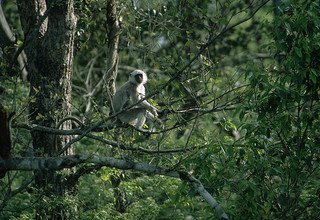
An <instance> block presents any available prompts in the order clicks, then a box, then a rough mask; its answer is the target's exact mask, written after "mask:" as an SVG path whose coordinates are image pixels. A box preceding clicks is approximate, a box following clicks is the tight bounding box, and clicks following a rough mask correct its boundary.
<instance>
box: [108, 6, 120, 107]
mask: <svg viewBox="0 0 320 220" xmlns="http://www.w3.org/2000/svg"><path fill="white" fill-rule="evenodd" d="M107 30H108V33H107V36H108V54H107V68H108V70H107V74H106V79H107V80H106V82H107V92H108V94H109V100H108V104H109V106H111V98H112V96H113V95H114V94H115V92H116V85H115V82H116V78H117V71H118V59H119V58H118V47H119V35H120V23H119V18H118V15H117V8H116V1H115V0H108V2H107ZM111 108H112V106H111Z"/></svg>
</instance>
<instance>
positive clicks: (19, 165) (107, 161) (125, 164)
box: [0, 155, 228, 219]
mask: <svg viewBox="0 0 320 220" xmlns="http://www.w3.org/2000/svg"><path fill="white" fill-rule="evenodd" d="M79 164H94V165H95V166H106V167H113V168H117V169H121V170H136V171H140V172H144V173H148V174H151V175H163V176H169V177H174V178H179V179H181V180H183V181H186V182H188V183H189V184H190V185H191V186H192V187H193V188H194V189H195V190H196V191H197V192H198V193H199V195H200V196H202V197H203V198H204V199H205V200H206V201H207V203H208V204H209V205H210V206H211V208H212V209H213V210H214V211H215V212H216V213H217V214H218V216H219V218H220V219H228V216H227V214H226V213H225V212H224V211H223V210H222V208H221V207H220V205H219V204H218V202H217V201H216V200H215V199H214V198H213V197H212V196H211V195H210V193H209V192H208V191H207V190H206V189H205V188H204V186H203V184H202V183H201V182H200V180H198V179H196V178H195V177H193V176H192V175H190V174H189V173H187V172H184V171H175V170H170V169H166V168H163V167H159V166H155V165H151V164H146V163H139V162H133V161H128V160H120V159H116V158H113V157H99V156H96V155H71V156H62V157H49V158H44V157H24V158H13V159H9V160H2V159H0V167H4V168H5V169H7V170H20V171H21V170H25V171H32V170H42V171H44V170H61V169H64V168H71V167H74V166H77V165H79Z"/></svg>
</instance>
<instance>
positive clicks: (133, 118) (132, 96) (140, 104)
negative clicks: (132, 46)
mask: <svg viewBox="0 0 320 220" xmlns="http://www.w3.org/2000/svg"><path fill="white" fill-rule="evenodd" d="M147 80H148V78H147V74H146V73H145V72H143V71H142V70H134V71H133V72H131V73H130V75H129V80H128V81H127V82H126V83H125V84H124V85H122V86H121V87H120V88H119V89H118V90H117V91H116V93H115V95H114V96H113V99H112V105H113V110H114V112H115V113H119V112H121V111H123V110H124V109H126V108H128V107H130V106H132V105H134V106H133V107H132V108H129V109H127V110H125V111H124V112H121V113H120V114H119V115H117V117H118V119H119V120H120V121H121V122H123V123H127V124H130V125H132V126H134V127H135V128H137V129H139V130H141V131H152V130H151V129H150V130H145V129H143V126H144V124H145V122H146V120H147V119H148V121H150V123H151V125H152V126H153V122H155V121H157V122H158V123H159V124H160V125H161V126H162V122H161V120H160V119H158V111H159V110H158V109H157V108H156V107H154V106H153V105H151V104H150V103H149V102H148V101H147V100H143V101H141V100H142V99H144V98H145V87H144V84H146V82H147Z"/></svg>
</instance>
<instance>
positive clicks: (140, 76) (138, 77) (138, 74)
mask: <svg viewBox="0 0 320 220" xmlns="http://www.w3.org/2000/svg"><path fill="white" fill-rule="evenodd" d="M147 80H148V77H147V74H146V73H145V72H143V71H142V70H134V71H133V72H131V73H130V76H129V81H130V82H132V83H134V84H136V85H139V84H145V83H146V82H147Z"/></svg>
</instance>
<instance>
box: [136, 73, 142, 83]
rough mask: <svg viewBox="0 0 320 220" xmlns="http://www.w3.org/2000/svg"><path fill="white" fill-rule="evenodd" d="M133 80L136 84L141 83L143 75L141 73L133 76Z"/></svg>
mask: <svg viewBox="0 0 320 220" xmlns="http://www.w3.org/2000/svg"><path fill="white" fill-rule="evenodd" d="M134 79H135V80H136V82H137V84H140V83H142V82H143V75H142V74H141V73H138V74H135V76H134Z"/></svg>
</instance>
